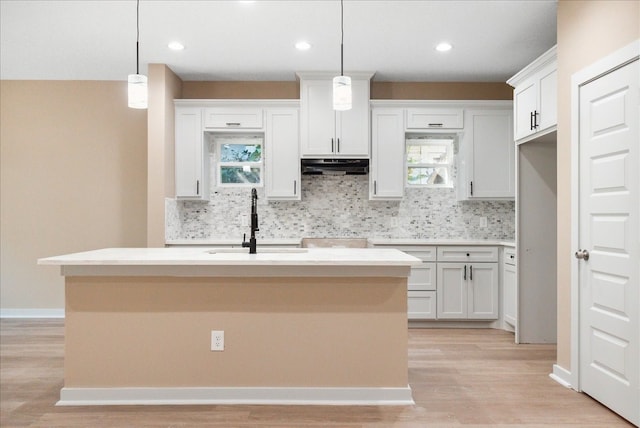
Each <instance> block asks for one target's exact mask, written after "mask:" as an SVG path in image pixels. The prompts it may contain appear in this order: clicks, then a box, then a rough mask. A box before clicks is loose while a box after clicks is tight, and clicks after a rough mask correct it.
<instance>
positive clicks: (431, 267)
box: [408, 263, 436, 291]
mask: <svg viewBox="0 0 640 428" xmlns="http://www.w3.org/2000/svg"><path fill="white" fill-rule="evenodd" d="M408 287H409V291H429V290H434V291H435V289H436V264H435V263H422V265H420V266H414V267H412V268H411V274H410V275H409V280H408Z"/></svg>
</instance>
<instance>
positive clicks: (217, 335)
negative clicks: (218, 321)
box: [211, 330, 224, 351]
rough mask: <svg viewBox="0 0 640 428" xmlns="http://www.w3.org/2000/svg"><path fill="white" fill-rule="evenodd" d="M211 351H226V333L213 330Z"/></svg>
mask: <svg viewBox="0 0 640 428" xmlns="http://www.w3.org/2000/svg"><path fill="white" fill-rule="evenodd" d="M211 350H212V351H224V331H222V330H211Z"/></svg>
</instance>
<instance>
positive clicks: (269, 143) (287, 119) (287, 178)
mask: <svg viewBox="0 0 640 428" xmlns="http://www.w3.org/2000/svg"><path fill="white" fill-rule="evenodd" d="M298 147H299V145H298V110H297V109H295V108H287V109H272V110H267V124H266V135H265V155H266V156H265V164H266V165H265V168H266V180H265V195H266V197H267V199H270V200H278V199H280V200H282V199H289V200H299V199H300V193H301V192H300V157H299V155H298Z"/></svg>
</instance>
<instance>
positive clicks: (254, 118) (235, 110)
mask: <svg viewBox="0 0 640 428" xmlns="http://www.w3.org/2000/svg"><path fill="white" fill-rule="evenodd" d="M262 123H263V121H262V109H261V108H251V107H212V108H206V109H204V127H205V129H227V130H228V129H262V127H263V125H262Z"/></svg>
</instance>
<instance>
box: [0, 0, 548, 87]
mask: <svg viewBox="0 0 640 428" xmlns="http://www.w3.org/2000/svg"><path fill="white" fill-rule="evenodd" d="M0 6H1V9H0V19H1V21H0V36H1V38H0V42H1V45H0V47H1V52H0V63H1V69H0V73H1V78H2V79H52V80H59V79H60V80H66V79H71V80H124V79H126V75H127V74H130V73H134V72H135V68H136V53H135V41H136V1H135V0H115V1H103V0H84V1H79V0H71V1H62V0H45V1H36V0H15V1H14V0H0ZM556 7H557V1H556V0H493V1H480V0H466V1H455V0H449V1H431V0H430V1H417V0H414V1H404V0H386V1H383V0H378V1H367V0H345V1H344V68H345V72H348V71H374V72H375V73H376V75H375V78H374V80H378V81H506V80H507V79H508V78H509V77H511V76H512V75H513V74H515V73H516V72H517V71H519V70H520V69H521V68H522V67H523V66H525V65H526V64H528V63H529V62H531V61H532V60H533V59H535V58H536V57H537V56H539V55H540V54H542V53H543V52H545V51H546V50H547V49H549V48H551V47H552V46H553V45H554V44H555V43H556ZM303 39H304V40H307V41H308V42H309V43H311V44H312V48H311V49H310V50H308V51H305V52H300V51H297V50H296V49H295V48H294V43H295V42H297V41H299V40H303ZM173 40H178V41H180V42H182V43H183V44H184V45H185V46H186V48H185V49H184V50H183V51H179V52H176V51H171V50H169V49H168V48H167V44H168V43H169V42H171V41H173ZM443 40H446V41H449V42H450V43H451V44H453V46H454V48H453V50H451V51H450V52H448V53H444V54H443V53H439V52H437V51H435V49H434V47H435V45H436V44H437V43H438V42H440V41H443ZM149 63H164V64H167V65H168V66H169V67H170V68H171V69H172V70H173V71H174V72H176V73H177V74H178V75H179V76H180V77H181V78H182V79H183V80H285V81H286V80H294V79H295V72H296V71H339V69H340V2H339V1H338V0H330V1H329V0H302V1H293V0H291V1H270V0H257V1H255V2H241V1H232V0H227V1H203V0H201V1H191V0H181V1H175V0H174V1H170V0H141V1H140V71H141V72H143V73H146V69H147V64H149ZM345 74H346V73H345Z"/></svg>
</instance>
